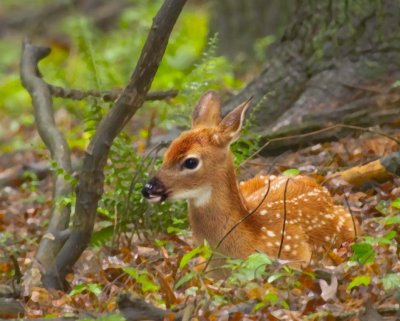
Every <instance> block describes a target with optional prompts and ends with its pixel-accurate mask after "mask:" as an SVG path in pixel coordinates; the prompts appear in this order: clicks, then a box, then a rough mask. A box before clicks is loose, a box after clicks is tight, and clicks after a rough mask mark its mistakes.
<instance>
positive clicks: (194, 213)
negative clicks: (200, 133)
mask: <svg viewBox="0 0 400 321" xmlns="http://www.w3.org/2000/svg"><path fill="white" fill-rule="evenodd" d="M226 165H227V166H225V167H224V168H223V169H222V170H221V171H219V172H213V174H212V175H213V180H212V181H211V182H210V185H209V186H207V187H205V188H204V194H203V196H204V197H203V198H201V197H199V198H197V199H192V200H189V220H190V225H191V228H192V230H193V234H194V237H195V238H196V240H197V241H198V242H200V243H201V242H203V241H204V239H206V240H207V241H208V242H209V243H210V245H211V247H214V248H215V247H216V245H217V244H218V242H219V241H220V240H221V239H222V238H223V237H224V235H225V234H226V233H228V232H229V230H230V229H231V228H232V227H233V226H234V225H235V224H236V223H237V222H238V221H239V220H240V219H241V218H242V217H244V216H245V215H246V214H247V209H246V207H245V205H244V202H243V201H242V196H241V194H240V191H239V188H238V184H237V180H236V175H235V171H234V166H233V162H232V159H231V157H229V159H228V161H227V164H226ZM237 232H239V228H238V229H235V233H237ZM232 236H233V233H232ZM224 243H229V242H225V241H224Z"/></svg>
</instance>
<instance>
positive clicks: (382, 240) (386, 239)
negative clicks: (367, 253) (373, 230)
mask: <svg viewBox="0 0 400 321" xmlns="http://www.w3.org/2000/svg"><path fill="white" fill-rule="evenodd" d="M396 235H397V232H396V231H390V232H389V233H387V234H386V235H384V236H364V237H363V239H364V242H365V243H368V244H370V245H373V244H379V245H389V244H391V243H392V240H393V239H394V238H395V237H396Z"/></svg>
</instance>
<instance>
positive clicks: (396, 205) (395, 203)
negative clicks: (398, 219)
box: [392, 197, 400, 209]
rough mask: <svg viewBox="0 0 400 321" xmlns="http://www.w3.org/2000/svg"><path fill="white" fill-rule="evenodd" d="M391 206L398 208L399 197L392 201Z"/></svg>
mask: <svg viewBox="0 0 400 321" xmlns="http://www.w3.org/2000/svg"><path fill="white" fill-rule="evenodd" d="M392 207H394V208H397V209H400V197H398V198H396V199H395V200H394V201H393V202H392Z"/></svg>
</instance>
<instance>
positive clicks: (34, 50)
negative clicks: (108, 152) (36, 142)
mask: <svg viewBox="0 0 400 321" xmlns="http://www.w3.org/2000/svg"><path fill="white" fill-rule="evenodd" d="M49 53H50V49H49V48H45V47H38V46H34V45H32V44H30V43H29V41H28V40H27V39H25V40H24V42H23V46H22V57H21V63H20V74H21V81H22V84H23V85H24V87H25V88H26V89H27V90H28V92H29V94H30V95H31V97H32V104H33V111H34V116H35V122H36V125H37V129H38V132H39V135H40V137H41V138H42V140H43V142H44V143H45V144H46V146H47V148H48V149H49V151H50V153H51V157H52V159H53V160H54V161H56V163H57V164H58V166H59V167H60V168H62V169H63V170H64V171H66V172H68V173H71V171H72V165H71V156H70V151H69V147H68V144H67V141H66V139H65V137H64V135H63V134H62V133H61V132H60V131H59V130H58V128H57V126H56V123H55V119H54V111H53V103H52V97H51V93H50V91H49V89H48V87H47V84H46V83H45V82H44V81H43V79H42V78H41V75H40V72H39V69H38V63H39V61H40V60H42V59H43V58H45V57H47V56H48V55H49ZM71 193H72V186H71V184H70V183H69V182H67V181H66V180H64V178H63V177H62V176H61V175H59V176H54V178H53V203H55V202H54V201H55V200H56V199H58V198H60V197H65V196H69V195H71ZM69 217H70V208H69V207H63V208H60V207H58V206H56V205H55V204H53V209H52V213H51V218H50V222H49V227H48V231H47V233H46V235H56V234H57V233H58V231H61V230H65V229H66V228H67V227H68V224H69ZM62 245H63V241H61V240H59V239H56V238H52V237H44V238H42V240H41V242H40V245H39V249H38V251H37V253H36V259H37V261H39V263H40V266H41V267H42V268H44V270H47V269H48V268H50V266H51V265H52V264H53V261H54V258H55V257H56V255H57V253H58V251H59V250H60V248H61V247H62Z"/></svg>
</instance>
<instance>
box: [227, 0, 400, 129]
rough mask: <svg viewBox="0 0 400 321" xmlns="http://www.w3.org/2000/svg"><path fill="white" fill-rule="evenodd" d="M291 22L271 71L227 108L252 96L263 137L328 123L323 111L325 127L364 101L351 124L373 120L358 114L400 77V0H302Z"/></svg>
mask: <svg viewBox="0 0 400 321" xmlns="http://www.w3.org/2000/svg"><path fill="white" fill-rule="evenodd" d="M260 10H261V9H260ZM291 21H292V24H291V25H290V26H288V27H287V28H286V30H285V33H284V35H283V36H282V38H281V39H280V40H279V41H278V42H277V43H275V44H274V45H273V46H271V48H270V50H269V51H268V53H267V58H266V62H267V64H266V66H265V68H264V70H263V71H262V72H261V74H260V75H259V76H258V77H256V78H255V79H254V80H253V81H252V82H250V83H249V84H248V85H247V87H246V88H244V89H243V90H242V91H241V92H240V93H239V94H238V95H236V96H235V97H233V98H232V99H231V100H229V101H228V102H226V104H225V105H224V107H223V112H224V113H227V112H228V111H230V110H232V109H233V108H234V107H235V106H237V105H238V104H239V103H241V102H243V101H244V100H246V99H248V98H250V97H253V101H254V104H253V106H254V107H253V111H254V116H255V117H254V119H255V120H256V121H255V127H256V128H258V131H259V132H261V134H262V135H263V136H268V135H274V133H276V132H279V131H281V132H287V129H290V127H293V126H295V127H299V126H301V125H302V124H303V123H305V122H306V121H307V120H309V119H310V118H311V119H316V120H317V123H318V124H319V125H321V119H320V120H318V116H319V115H320V114H323V115H324V119H323V122H324V123H325V124H326V123H329V122H331V123H332V122H335V123H346V116H347V113H346V112H345V111H346V110H345V109H343V108H349V104H350V103H352V104H357V102H359V107H358V109H357V110H354V112H355V117H353V119H352V124H356V125H357V124H359V125H363V126H369V125H371V124H374V120H375V119H374V118H371V117H370V118H369V120H368V121H366V119H364V117H362V116H360V115H359V116H357V112H360V111H362V108H363V107H362V105H363V104H362V100H363V99H364V100H367V99H368V98H372V97H374V96H376V95H382V94H386V93H388V92H389V91H390V89H391V86H392V84H393V82H394V81H395V80H397V79H400V1H399V0H378V1H370V0H360V1H357V2H350V1H318V0H300V1H299V6H298V9H296V11H295V12H294V14H293V17H292V19H291ZM222 35H223V34H222V33H221V36H222ZM221 41H222V39H221ZM364 107H365V106H364ZM392 107H393V106H392ZM379 108H381V109H382V110H383V111H384V109H385V108H386V106H383V105H381V104H378V109H379ZM393 108H397V109H398V108H399V103H397V104H395V106H394V107H393ZM342 111H343V112H342ZM305 127H307V126H305Z"/></svg>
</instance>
